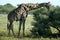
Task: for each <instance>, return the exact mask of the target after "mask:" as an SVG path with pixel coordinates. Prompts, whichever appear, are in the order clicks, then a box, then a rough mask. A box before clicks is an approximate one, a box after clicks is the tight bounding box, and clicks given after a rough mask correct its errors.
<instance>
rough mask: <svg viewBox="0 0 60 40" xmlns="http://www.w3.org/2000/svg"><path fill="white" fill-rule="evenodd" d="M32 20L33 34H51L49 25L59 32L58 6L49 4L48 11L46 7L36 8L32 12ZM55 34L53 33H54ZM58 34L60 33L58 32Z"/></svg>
mask: <svg viewBox="0 0 60 40" xmlns="http://www.w3.org/2000/svg"><path fill="white" fill-rule="evenodd" d="M33 15H34V20H35V22H33V26H34V27H33V28H32V30H31V32H32V33H33V34H35V35H36V34H38V35H46V36H49V35H52V34H53V33H52V32H51V29H50V27H53V28H55V29H57V30H58V33H57V34H59V33H60V29H59V28H60V7H59V6H56V7H53V6H51V8H50V10H49V11H48V10H47V8H45V7H44V8H40V9H38V10H36V11H35V12H34V13H33ZM54 34H55V33H54ZM59 35H60V34H59Z"/></svg>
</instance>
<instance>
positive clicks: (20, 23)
mask: <svg viewBox="0 0 60 40" xmlns="http://www.w3.org/2000/svg"><path fill="white" fill-rule="evenodd" d="M21 25H22V21H19V31H18V37H20V30H21Z"/></svg>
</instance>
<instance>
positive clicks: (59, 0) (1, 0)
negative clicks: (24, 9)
mask: <svg viewBox="0 0 60 40" xmlns="http://www.w3.org/2000/svg"><path fill="white" fill-rule="evenodd" d="M43 2H50V3H51V4H52V5H54V6H57V5H58V6H60V0H0V5H4V4H7V3H10V4H12V5H14V6H17V4H21V3H43Z"/></svg>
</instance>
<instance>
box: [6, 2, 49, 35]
mask: <svg viewBox="0 0 60 40" xmlns="http://www.w3.org/2000/svg"><path fill="white" fill-rule="evenodd" d="M41 7H46V8H47V9H48V10H49V7H50V2H48V3H40V4H29V3H28V4H20V5H19V6H18V7H17V8H16V9H14V10H12V11H11V12H10V13H9V14H8V16H7V17H8V18H7V19H8V23H7V29H8V34H9V35H10V30H11V31H12V33H13V35H14V36H15V34H14V30H13V22H14V21H19V31H18V36H20V30H21V26H22V25H23V36H24V35H25V33H24V30H25V21H26V18H27V16H28V12H29V11H30V10H32V8H33V9H37V8H41ZM18 15H19V17H18Z"/></svg>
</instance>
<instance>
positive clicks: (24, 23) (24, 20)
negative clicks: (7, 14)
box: [23, 20, 25, 36]
mask: <svg viewBox="0 0 60 40" xmlns="http://www.w3.org/2000/svg"><path fill="white" fill-rule="evenodd" d="M23 36H25V20H24V21H23Z"/></svg>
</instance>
